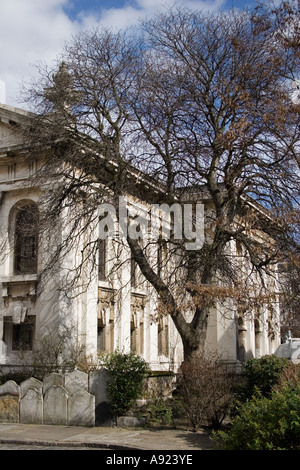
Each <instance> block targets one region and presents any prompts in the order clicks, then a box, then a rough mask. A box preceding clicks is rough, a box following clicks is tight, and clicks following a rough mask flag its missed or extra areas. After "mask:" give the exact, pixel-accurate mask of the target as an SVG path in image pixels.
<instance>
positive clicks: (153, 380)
mask: <svg viewBox="0 0 300 470" xmlns="http://www.w3.org/2000/svg"><path fill="white" fill-rule="evenodd" d="M108 380H109V375H108V372H107V370H106V369H105V368H103V369H101V370H97V371H94V372H91V373H90V374H86V373H84V372H81V371H73V372H69V373H67V374H58V373H56V372H53V373H51V374H49V375H46V376H45V377H44V378H43V381H40V380H37V379H35V378H34V377H30V378H29V379H27V380H25V381H24V382H22V383H21V384H20V385H18V384H17V383H16V382H14V381H13V380H9V381H8V382H6V383H5V384H4V385H2V386H0V423H1V422H10V423H24V424H48V425H66V426H111V425H113V424H115V420H114V418H113V416H112V415H111V413H110V410H109V405H108V397H107V394H106V384H107V382H108ZM173 389H174V376H172V375H169V376H156V377H151V376H150V377H148V378H147V379H146V380H145V382H144V397H145V399H146V401H147V400H150V401H151V399H155V398H158V397H168V396H171V395H172V391H173ZM143 401H144V400H142V402H143Z"/></svg>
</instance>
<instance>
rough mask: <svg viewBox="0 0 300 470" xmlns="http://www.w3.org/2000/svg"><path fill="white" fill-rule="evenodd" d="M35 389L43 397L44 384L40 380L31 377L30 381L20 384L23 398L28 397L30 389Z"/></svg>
mask: <svg viewBox="0 0 300 470" xmlns="http://www.w3.org/2000/svg"><path fill="white" fill-rule="evenodd" d="M31 388H33V389H34V390H36V391H38V392H39V393H40V395H42V392H43V382H41V381H40V380H38V379H35V378H34V377H30V378H29V379H27V380H24V382H22V383H21V384H20V393H21V397H23V396H24V395H26V393H27V391H28V390H29V389H31Z"/></svg>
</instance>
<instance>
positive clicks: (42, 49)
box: [0, 0, 255, 106]
mask: <svg viewBox="0 0 300 470" xmlns="http://www.w3.org/2000/svg"><path fill="white" fill-rule="evenodd" d="M177 2H178V3H179V4H181V5H184V6H187V7H188V8H190V9H198V10H199V9H204V10H216V9H230V8H232V7H236V8H245V7H250V8H251V7H253V6H254V5H255V1H254V0H246V1H242V0H177ZM173 3H174V0H0V44H1V56H0V102H6V104H9V105H12V106H21V103H20V102H19V100H18V96H19V89H20V87H21V84H22V83H23V82H24V81H25V82H26V81H28V80H29V79H30V77H33V76H34V75H35V74H36V68H35V64H37V63H38V62H40V61H43V62H46V63H49V64H51V63H53V62H54V61H55V59H56V58H57V57H58V55H59V53H60V51H61V50H62V48H63V46H64V44H65V43H66V42H67V41H69V40H71V38H72V36H73V35H75V34H76V33H78V32H79V31H80V30H83V29H84V30H86V29H90V28H92V27H94V26H96V25H99V24H102V25H104V26H108V27H116V28H117V29H120V28H123V27H128V26H131V25H132V24H135V23H136V22H137V21H138V20H139V19H140V18H143V17H146V16H147V17H149V16H151V15H153V14H154V13H157V12H158V11H159V10H160V9H162V8H165V7H166V6H167V5H170V4H173ZM4 89H5V93H4V91H3V90H4Z"/></svg>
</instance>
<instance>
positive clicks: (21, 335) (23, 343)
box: [12, 317, 35, 351]
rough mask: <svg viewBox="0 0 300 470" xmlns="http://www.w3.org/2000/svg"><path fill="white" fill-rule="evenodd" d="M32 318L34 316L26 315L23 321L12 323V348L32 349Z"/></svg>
mask: <svg viewBox="0 0 300 470" xmlns="http://www.w3.org/2000/svg"><path fill="white" fill-rule="evenodd" d="M34 318H35V317H27V318H26V319H25V321H24V323H20V324H18V325H16V324H14V325H13V337H12V350H17V351H22V350H23V351H31V350H32V346H33V336H34Z"/></svg>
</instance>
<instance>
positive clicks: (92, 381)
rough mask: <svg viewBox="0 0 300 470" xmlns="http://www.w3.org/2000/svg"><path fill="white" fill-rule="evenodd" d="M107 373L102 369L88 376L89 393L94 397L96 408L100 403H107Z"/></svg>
mask: <svg viewBox="0 0 300 470" xmlns="http://www.w3.org/2000/svg"><path fill="white" fill-rule="evenodd" d="M108 381H109V372H108V370H107V369H105V368H104V367H103V368H102V369H101V370H97V371H94V372H91V373H90V375H89V392H90V393H92V394H93V395H95V399H96V406H97V405H98V404H99V403H102V402H108V396H107V383H108Z"/></svg>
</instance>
